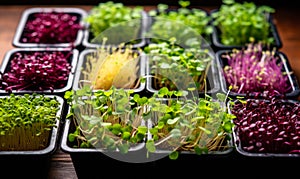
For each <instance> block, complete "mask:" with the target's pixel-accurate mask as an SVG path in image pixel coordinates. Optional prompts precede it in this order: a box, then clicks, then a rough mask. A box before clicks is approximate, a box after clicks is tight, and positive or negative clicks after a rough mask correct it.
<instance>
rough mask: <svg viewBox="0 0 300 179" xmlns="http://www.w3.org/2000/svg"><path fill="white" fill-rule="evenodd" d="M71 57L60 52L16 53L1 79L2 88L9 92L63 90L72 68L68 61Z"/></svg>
mask: <svg viewBox="0 0 300 179" xmlns="http://www.w3.org/2000/svg"><path fill="white" fill-rule="evenodd" d="M71 55H72V52H68V53H64V52H60V51H36V52H26V53H24V52H17V53H14V54H13V55H12V56H11V59H10V62H9V63H8V66H7V67H6V71H5V72H4V73H3V74H2V79H0V82H1V88H2V89H5V90H6V91H8V92H11V91H12V90H18V91H20V90H34V91H43V90H51V91H53V90H54V89H60V88H63V87H64V86H65V85H66V82H67V81H68V78H69V73H70V71H71V68H72V66H71V64H70V63H69V61H68V59H69V58H70V56H71Z"/></svg>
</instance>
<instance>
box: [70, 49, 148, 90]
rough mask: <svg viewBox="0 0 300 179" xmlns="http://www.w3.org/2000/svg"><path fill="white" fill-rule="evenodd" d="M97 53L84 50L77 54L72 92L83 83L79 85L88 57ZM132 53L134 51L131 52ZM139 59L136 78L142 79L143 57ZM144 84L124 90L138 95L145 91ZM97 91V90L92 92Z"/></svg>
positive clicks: (141, 55) (92, 50)
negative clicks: (77, 59)
mask: <svg viewBox="0 0 300 179" xmlns="http://www.w3.org/2000/svg"><path fill="white" fill-rule="evenodd" d="M96 52H97V49H85V50H83V51H82V52H81V53H80V54H79V61H78V64H77V68H76V71H75V77H74V83H73V88H72V89H73V90H78V89H80V88H81V87H82V86H83V85H84V83H81V82H80V80H82V79H83V73H82V70H84V69H86V65H87V64H86V62H87V60H88V56H91V55H93V54H94V53H96ZM133 52H134V51H133ZM138 58H139V63H138V65H139V74H138V75H137V76H138V77H143V76H144V75H145V55H144V54H140V56H139V57H138ZM145 86H146V84H145V82H139V85H138V86H137V87H136V88H134V89H126V90H133V91H134V92H135V93H140V92H142V91H144V89H145ZM94 91H97V90H94Z"/></svg>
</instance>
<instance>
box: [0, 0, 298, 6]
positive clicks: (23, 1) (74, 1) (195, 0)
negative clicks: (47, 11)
mask: <svg viewBox="0 0 300 179" xmlns="http://www.w3.org/2000/svg"><path fill="white" fill-rule="evenodd" d="M113 1H115V2H121V3H123V4H125V5H157V4H159V3H164V4H168V5H178V3H177V2H178V1H177V0H168V1H167V0H119V1H117V0H113ZM251 1H253V2H254V3H255V4H257V5H269V6H272V7H282V6H286V7H287V6H289V7H297V5H296V2H297V0H295V1H292V0H248V1H247V2H251ZM101 2H106V1H105V0H0V5H98V4H99V3H101ZM190 2H191V6H219V5H221V4H222V0H190ZM236 2H243V0H236Z"/></svg>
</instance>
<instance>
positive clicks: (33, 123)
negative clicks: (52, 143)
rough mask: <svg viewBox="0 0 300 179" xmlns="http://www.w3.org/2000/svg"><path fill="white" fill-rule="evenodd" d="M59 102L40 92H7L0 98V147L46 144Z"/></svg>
mask: <svg viewBox="0 0 300 179" xmlns="http://www.w3.org/2000/svg"><path fill="white" fill-rule="evenodd" d="M59 106H60V102H59V101H58V99H57V98H56V97H53V98H52V97H48V96H45V95H42V94H35V93H33V94H31V95H30V94H24V95H15V94H13V93H12V94H10V95H9V96H5V97H2V98H0V109H1V110H0V131H1V132H0V150H1V151H10V150H22V151H26V150H40V149H44V148H46V146H47V145H48V142H49V141H48V140H47V139H49V137H50V135H51V131H52V129H53V127H58V126H56V121H57V120H58V119H59V116H57V113H58V110H59V108H60V107H59Z"/></svg>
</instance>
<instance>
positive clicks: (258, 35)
mask: <svg viewBox="0 0 300 179" xmlns="http://www.w3.org/2000/svg"><path fill="white" fill-rule="evenodd" d="M274 12H275V9H273V8H272V7H270V6H263V5H262V6H257V5H256V4H255V3H254V2H243V3H238V2H235V1H234V0H224V1H223V4H222V5H221V7H220V8H219V10H217V11H215V12H213V13H212V14H211V16H212V17H213V24H214V25H215V26H217V28H218V29H219V30H220V41H221V43H222V44H224V45H245V44H247V43H250V42H255V43H257V42H261V43H263V44H265V45H270V44H274V43H275V39H274V37H273V36H272V35H271V24H270V21H269V15H270V14H271V13H274Z"/></svg>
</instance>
